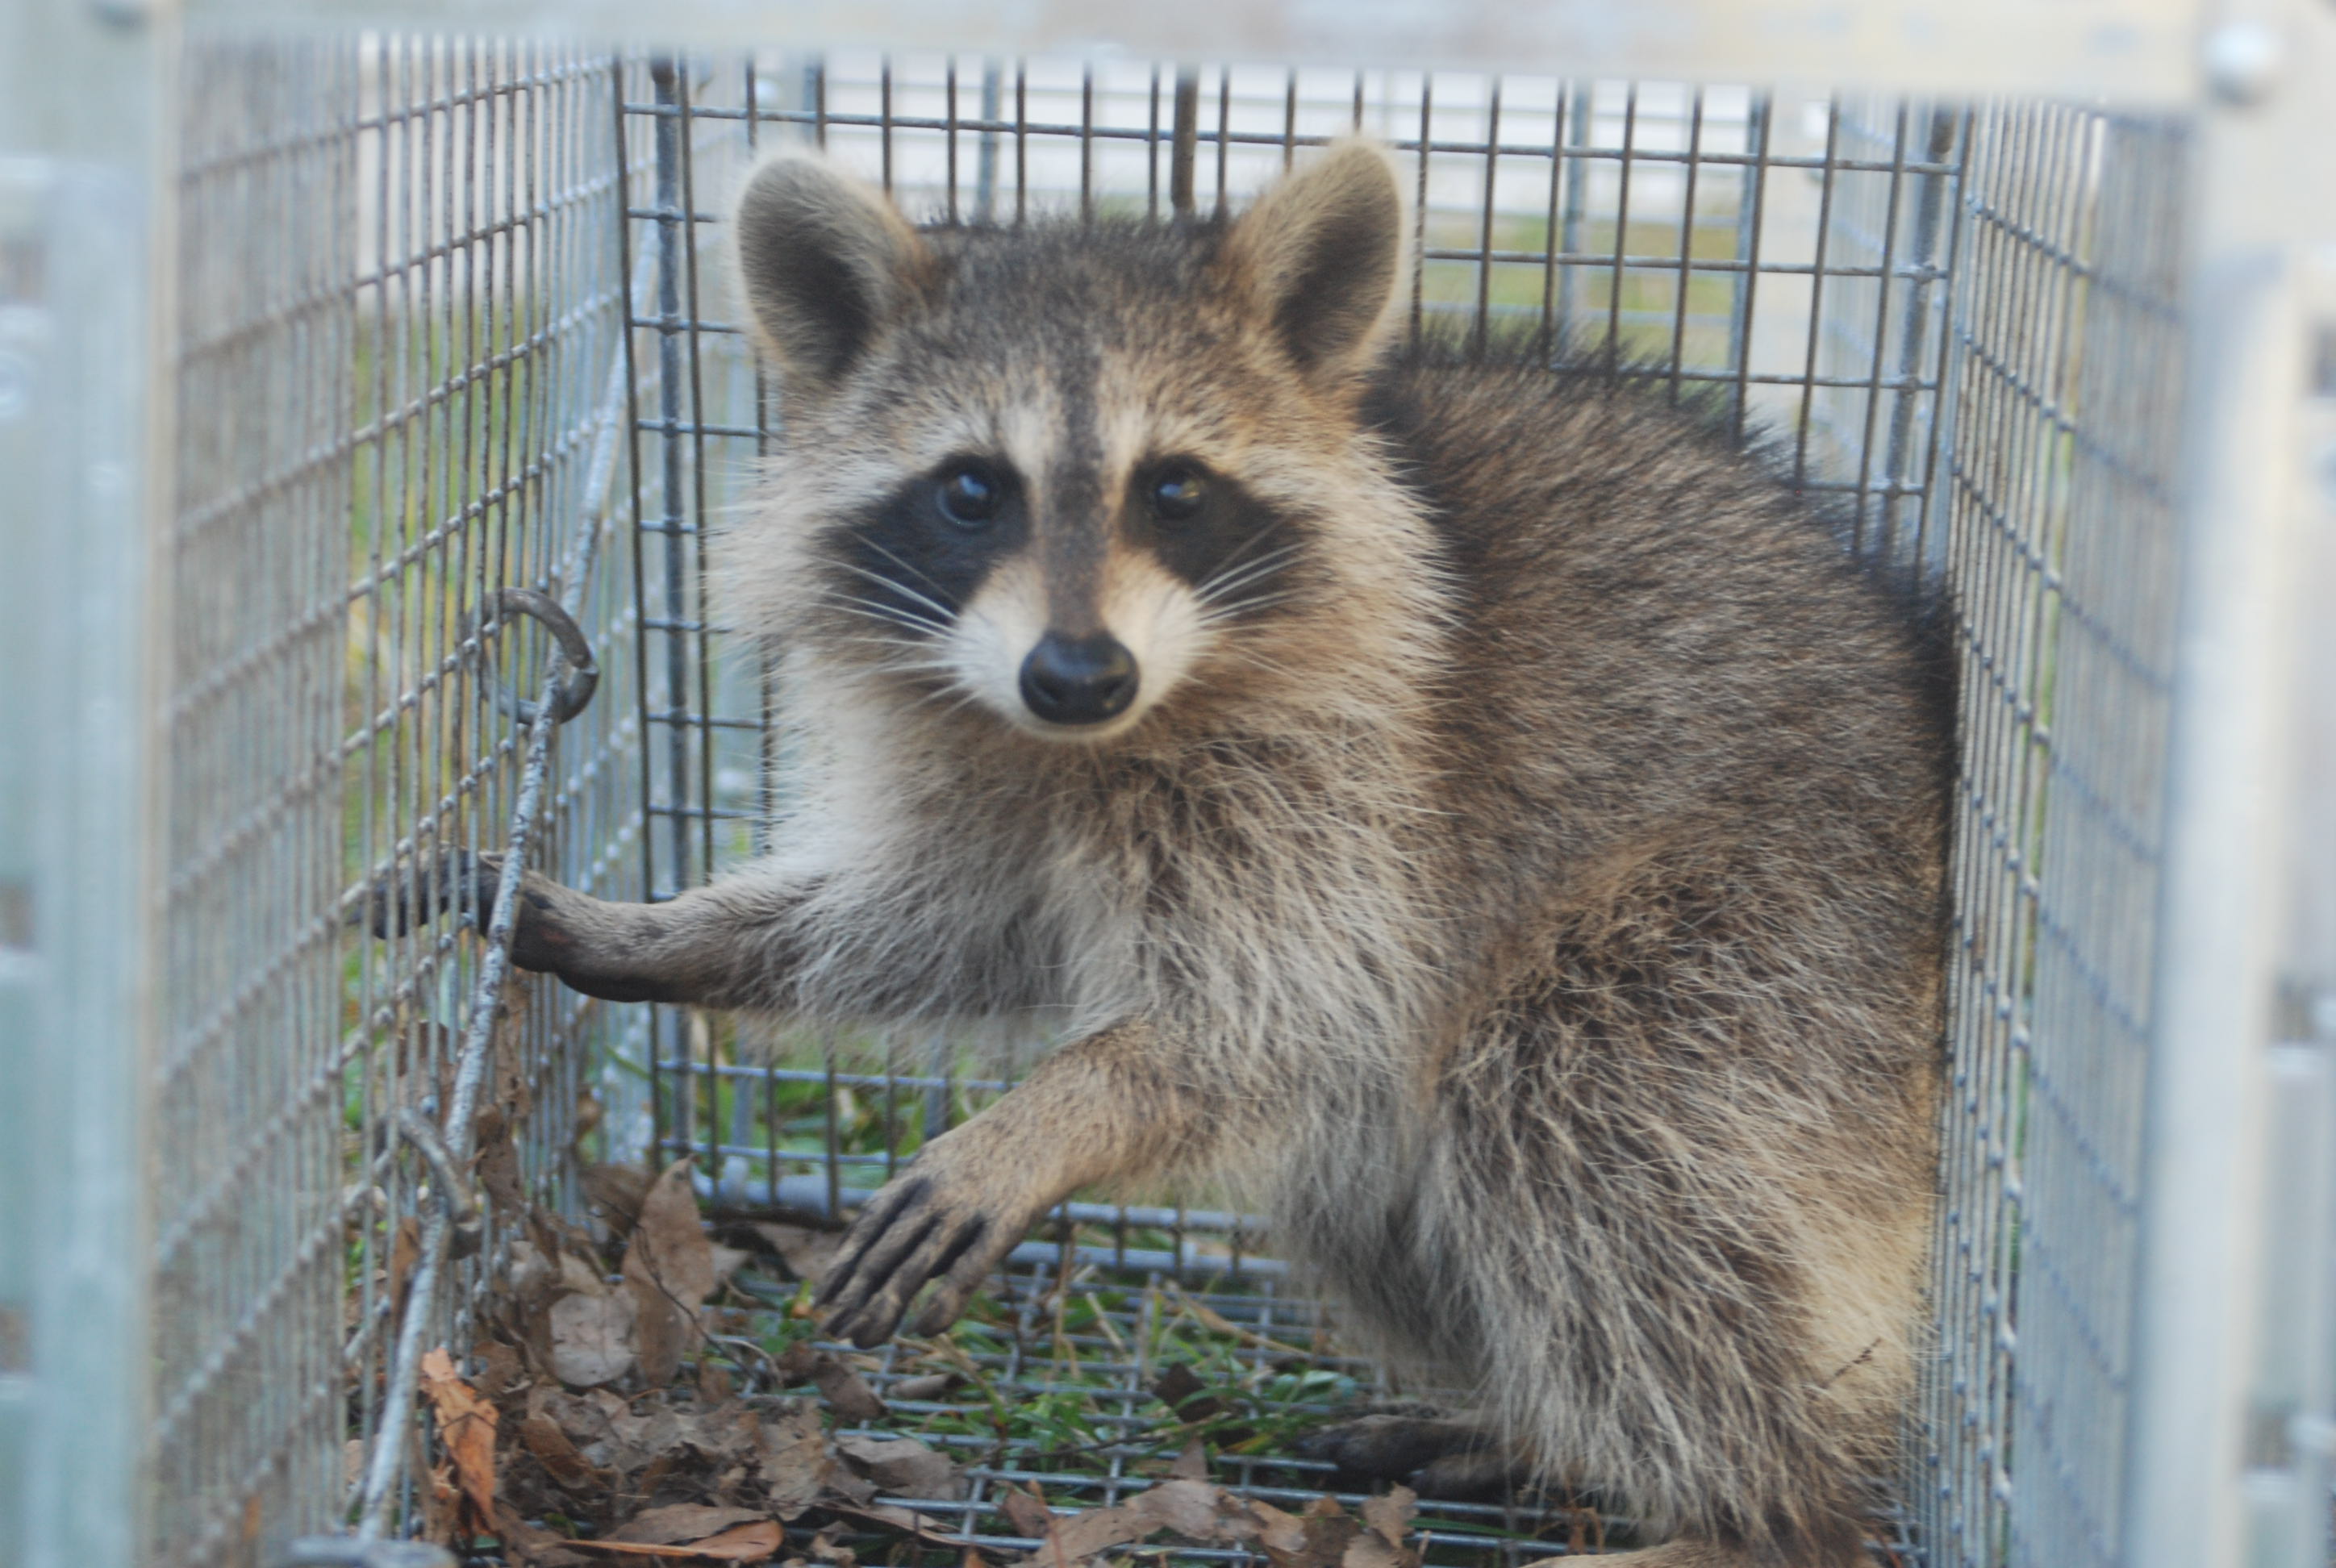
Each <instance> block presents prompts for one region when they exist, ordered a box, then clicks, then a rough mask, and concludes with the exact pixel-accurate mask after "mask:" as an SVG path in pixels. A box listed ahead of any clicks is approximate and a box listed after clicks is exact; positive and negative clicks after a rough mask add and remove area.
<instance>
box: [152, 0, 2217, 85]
mask: <svg viewBox="0 0 2336 1568" xmlns="http://www.w3.org/2000/svg"><path fill="white" fill-rule="evenodd" d="M188 10H189V14H190V16H191V17H192V18H194V19H196V20H198V21H200V22H205V23H219V24H229V25H237V26H270V27H277V28H285V29H300V28H311V27H316V26H318V25H329V26H334V27H340V28H352V27H364V26H375V27H383V26H399V25H404V26H411V27H436V28H445V29H456V30H460V31H463V32H470V33H477V34H546V33H549V34H554V35H560V36H566V37H570V38H579V39H595V40H602V41H622V42H629V43H638V44H660V45H663V46H667V47H674V46H681V45H697V44H712V45H730V46H736V45H745V44H755V43H758V42H763V41H767V40H769V39H773V38H788V39H794V40H800V41H803V42H806V43H813V44H822V45H827V46H832V47H876V48H894V49H909V48H914V49H935V50H939V49H951V48H955V49H965V50H977V49H978V50H985V51H989V52H992V53H995V54H1001V55H1051V56H1055V57H1057V58H1060V57H1070V58H1079V57H1083V56H1087V55H1092V54H1096V53H1098V52H1099V51H1100V50H1101V49H1103V48H1104V47H1106V46H1109V47H1111V48H1113V49H1114V50H1115V51H1117V52H1123V53H1125V54H1133V55H1135V56H1137V57H1139V58H1141V57H1153V58H1160V59H1187V60H1200V59H1207V60H1231V61H1233V62H1236V63H1270V64H1285V63H1289V62H1290V61H1293V60H1303V61H1306V62H1308V63H1319V64H1324V65H1332V66H1373V65H1386V64H1388V63H1391V62H1392V63H1400V65H1401V66H1402V67H1403V68H1405V69H1412V70H1417V69H1431V70H1487V71H1489V70H1504V69H1505V70H1515V69H1520V68H1529V67H1530V64H1531V63H1535V62H1538V63H1542V64H1543V67H1544V68H1554V67H1556V66H1558V65H1560V64H1561V63H1562V65H1563V66H1564V68H1565V69H1567V70H1569V71H1572V72H1576V73H1582V74H1585V75H1586V74H1596V75H1601V76H1608V77H1629V78H1634V79H1649V78H1651V79H1659V80H1668V81H1686V82H1746V81H1749V82H1760V83H1771V84H1774V85H1777V86H1786V87H1793V88H1801V89H1825V88H1830V87H1833V86H1835V85H1837V84H1841V83H1863V84H1865V85H1868V86H1871V87H1875V88H1883V89H1894V90H1904V91H1910V92H1921V93H1937V94H1941V95H1970V94H1974V93H2022V94H2035V95H2049V96H2056V97H2066V98H2077V99H2084V100H2107V101H2108V102H2118V103H2128V104H2161V105H2163V104H2178V103H2183V102H2191V101H2192V100H2193V98H2194V95H2195V90H2196V83H2197V73H2196V71H2195V54H2194V53H2193V49H2194V44H2195V38H2196V34H2195V24H2196V23H2197V21H2198V16H2199V8H2198V7H2197V6H2196V5H2192V4H2189V3H2188V0H2062V3H2060V4H2058V5H2052V6H2049V7H2039V6H2036V5H2030V4H2026V3H2025V0H1971V3H1969V4H1961V5H1957V4H1953V3H1952V0H1872V3H1870V4H1865V5H1857V6H1854V7H1847V8H1844V7H1842V6H1840V5H1829V4H1825V3H1824V0H1741V3H1737V0H1645V3H1644V4H1640V5H1630V6H1627V7H1616V6H1613V5H1605V4H1600V3H1596V0H1556V3H1552V4H1544V5H1531V6H1520V5H1503V4H1500V3H1499V0H1465V3H1464V4H1457V5H1455V4H1443V3H1439V0H1390V3H1389V4H1386V5H1373V6H1368V7H1356V6H1329V5H1319V4H1309V3H1307V0H1264V3H1259V0H1193V3H1192V4H1189V5H1179V6H1154V7H1149V8H1130V7H1127V6H1124V5H1109V4H1106V3H1105V0H1069V3H1065V4H1059V5H1047V6H1042V7H1031V6H1027V5H1014V4H1009V3H1007V0H983V3H982V4H978V5H964V4H959V3H957V0H851V3H850V4H844V3H842V0H776V3H774V4H772V5H763V6H757V7H754V8H752V9H750V10H747V9H741V8H739V7H736V6H735V5H727V4H723V3H721V0H686V3H676V4H669V5H662V6H659V7H658V8H657V12H656V13H655V15H653V16H649V15H643V13H642V12H641V11H640V9H639V8H638V7H637V6H634V5H628V4H625V3H624V0H569V3H568V4H564V5H561V6H560V7H559V8H558V10H557V11H556V12H552V11H547V10H546V9H545V8H544V7H543V6H542V5H541V4H540V0H324V3H322V4H319V3H317V0H191V4H190V5H189V7H188ZM1106 41H1107V44H1106Z"/></svg>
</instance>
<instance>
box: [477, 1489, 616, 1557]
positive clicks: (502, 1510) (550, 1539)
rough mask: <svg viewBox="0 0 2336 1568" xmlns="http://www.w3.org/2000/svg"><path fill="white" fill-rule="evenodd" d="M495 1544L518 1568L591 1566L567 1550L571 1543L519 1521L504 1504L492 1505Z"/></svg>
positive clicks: (508, 1506) (509, 1506) (575, 1553)
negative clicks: (498, 1544) (499, 1546)
mask: <svg viewBox="0 0 2336 1568" xmlns="http://www.w3.org/2000/svg"><path fill="white" fill-rule="evenodd" d="M495 1540H496V1541H497V1542H498V1543H500V1544H501V1546H502V1549H503V1554H504V1555H505V1556H507V1557H509V1558H511V1561H512V1562H514V1563H518V1564H520V1568H586V1565H587V1564H589V1563H591V1562H593V1559H592V1558H589V1557H586V1556H584V1555H582V1554H581V1553H577V1552H575V1551H572V1550H570V1548H571V1547H572V1546H573V1545H574V1543H573V1542H571V1541H569V1539H568V1538H567V1537H566V1536H563V1535H555V1534H552V1533H551V1532H550V1531H549V1530H543V1529H539V1528H537V1527H536V1526H535V1525H533V1524H529V1523H528V1522H527V1521H526V1520H524V1519H522V1518H521V1517H520V1516H519V1514H518V1513H517V1512H515V1511H514V1510H513V1509H512V1508H511V1505H510V1504H508V1503H501V1502H498V1503H497V1504H496V1505H495Z"/></svg>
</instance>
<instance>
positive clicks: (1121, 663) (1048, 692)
mask: <svg viewBox="0 0 2336 1568" xmlns="http://www.w3.org/2000/svg"><path fill="white" fill-rule="evenodd" d="M1141 678H1142V677H1141V676H1140V674H1139V673H1138V671H1137V669H1136V667H1135V656H1134V654H1132V653H1130V652H1128V650H1127V645H1126V644H1125V643H1123V642H1121V641H1120V640H1119V638H1115V637H1114V636H1112V635H1111V633H1109V632H1107V631H1098V632H1095V633H1093V634H1091V635H1089V636H1086V637H1065V636H1063V635H1062V634H1061V633H1060V632H1053V631H1050V632H1048V633H1047V634H1046V636H1045V637H1043V638H1039V639H1038V646H1037V647H1036V648H1032V649H1031V650H1030V657H1027V658H1026V659H1024V660H1023V661H1022V701H1023V702H1024V704H1025V705H1027V706H1028V707H1029V709H1030V711H1031V712H1032V713H1034V714H1036V715H1037V716H1039V717H1040V718H1042V719H1044V720H1046V722H1047V723H1048V724H1062V725H1085V724H1101V723H1103V722H1104V721H1105V719H1111V718H1117V717H1118V716H1120V715H1121V714H1123V713H1125V712H1126V711H1127V705H1128V704H1130V703H1132V702H1134V700H1135V688H1136V686H1137V684H1138V682H1139V681H1140V680H1141Z"/></svg>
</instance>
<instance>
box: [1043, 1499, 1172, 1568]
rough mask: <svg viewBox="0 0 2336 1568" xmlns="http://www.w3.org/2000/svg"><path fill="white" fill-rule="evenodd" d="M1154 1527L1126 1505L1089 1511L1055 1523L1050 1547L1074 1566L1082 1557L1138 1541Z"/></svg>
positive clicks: (1155, 1527) (1154, 1526)
mask: <svg viewBox="0 0 2336 1568" xmlns="http://www.w3.org/2000/svg"><path fill="white" fill-rule="evenodd" d="M1157 1528H1158V1526H1157V1525H1154V1524H1149V1523H1148V1522H1146V1520H1145V1519H1144V1515H1143V1514H1139V1513H1138V1512H1136V1510H1135V1509H1134V1508H1133V1507H1131V1506H1129V1505H1125V1504H1122V1505H1119V1506H1117V1507H1113V1508H1090V1509H1089V1510H1087V1511H1086V1512H1085V1513H1084V1514H1071V1515H1070V1516H1068V1517H1067V1518H1062V1519H1057V1520H1056V1521H1055V1531H1054V1540H1053V1542H1052V1547H1053V1548H1056V1549H1059V1550H1060V1551H1061V1553H1062V1555H1063V1559H1064V1560H1065V1561H1066V1562H1070V1563H1076V1562H1077V1561H1078V1560H1079V1559H1080V1558H1082V1557H1092V1556H1094V1555H1095V1553H1098V1552H1102V1551H1105V1550H1108V1549H1109V1548H1111V1547H1114V1546H1124V1545H1125V1544H1127V1543H1128V1542H1130V1541H1135V1540H1140V1539H1141V1538H1143V1537H1144V1536H1145V1535H1148V1534H1151V1533H1152V1532H1153V1530H1154V1529H1157Z"/></svg>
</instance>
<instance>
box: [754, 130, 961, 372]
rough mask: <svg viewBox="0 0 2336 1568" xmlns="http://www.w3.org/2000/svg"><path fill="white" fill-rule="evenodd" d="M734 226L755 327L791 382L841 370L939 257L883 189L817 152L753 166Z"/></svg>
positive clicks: (792, 154) (897, 312)
mask: <svg viewBox="0 0 2336 1568" xmlns="http://www.w3.org/2000/svg"><path fill="white" fill-rule="evenodd" d="M732 233H733V234H734V236H735V241H734V243H735V248H736V255H737V265H738V279H739V283H740V287H741V291H742V292H743V293H744V294H745V299H746V305H747V308H748V310H749V312H750V313H751V315H752V316H753V317H754V326H755V328H756V336H757V338H758V340H759V341H760V342H761V344H762V346H763V347H764V349H765V350H767V351H768V352H769V353H770V354H771V355H772V356H773V357H774V358H775V359H776V360H777V361H778V364H779V368H780V371H781V373H782V374H783V375H784V376H785V378H786V380H787V383H788V385H789V386H790V387H791V388H798V389H805V390H808V389H811V388H815V387H823V386H826V385H830V384H832V383H833V382H834V381H835V380H836V379H837V378H838V377H840V376H842V375H843V374H844V372H846V371H847V370H849V369H850V368H851V367H852V364H853V362H854V361H856V360H857V359H858V358H859V357H860V355H861V354H862V353H864V352H865V351H866V350H867V348H868V346H869V345H870V343H871V342H872V341H874V339H875V338H876V336H877V335H878V334H879V333H880V332H881V331H882V330H883V329H884V327H885V326H887V325H889V324H890V323H891V322H892V321H893V320H895V319H897V318H898V317H899V316H900V313H901V311H902V310H903V308H904V307H906V306H907V305H908V304H909V303H910V300H911V298H912V297H913V296H914V295H915V293H916V292H917V290H918V288H919V287H920V286H921V284H922V283H923V281H924V280H925V279H926V278H928V277H929V276H930V270H931V266H932V254H931V252H930V250H929V249H927V248H926V246H925V242H924V241H923V240H922V239H920V238H919V237H918V235H917V231H916V230H915V229H911V228H910V227H909V223H908V220H907V219H904V218H902V217H901V216H900V213H899V211H898V210H896V209H894V208H893V206H892V204H891V202H890V201H888V200H885V199H884V197H883V195H882V194H881V192H879V191H876V190H871V189H870V188H869V187H868V186H866V185H864V184H862V183H861V182H860V181H859V180H854V179H852V177H851V176H850V175H848V174H845V173H843V172H842V170H838V169H837V168H836V167H835V166H834V165H833V164H832V163H830V162H829V161H827V160H826V159H824V158H822V157H820V156H818V155H816V154H813V153H803V152H790V153H782V154H780V155H779V156H777V157H774V158H772V159H769V160H767V161H764V163H762V164H761V165H760V166H758V167H757V168H756V169H755V170H754V172H753V173H752V174H750V175H748V176H747V179H746V188H745V191H744V192H742V193H741V194H740V196H739V198H738V210H737V216H736V218H735V220H734V222H733V224H732Z"/></svg>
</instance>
